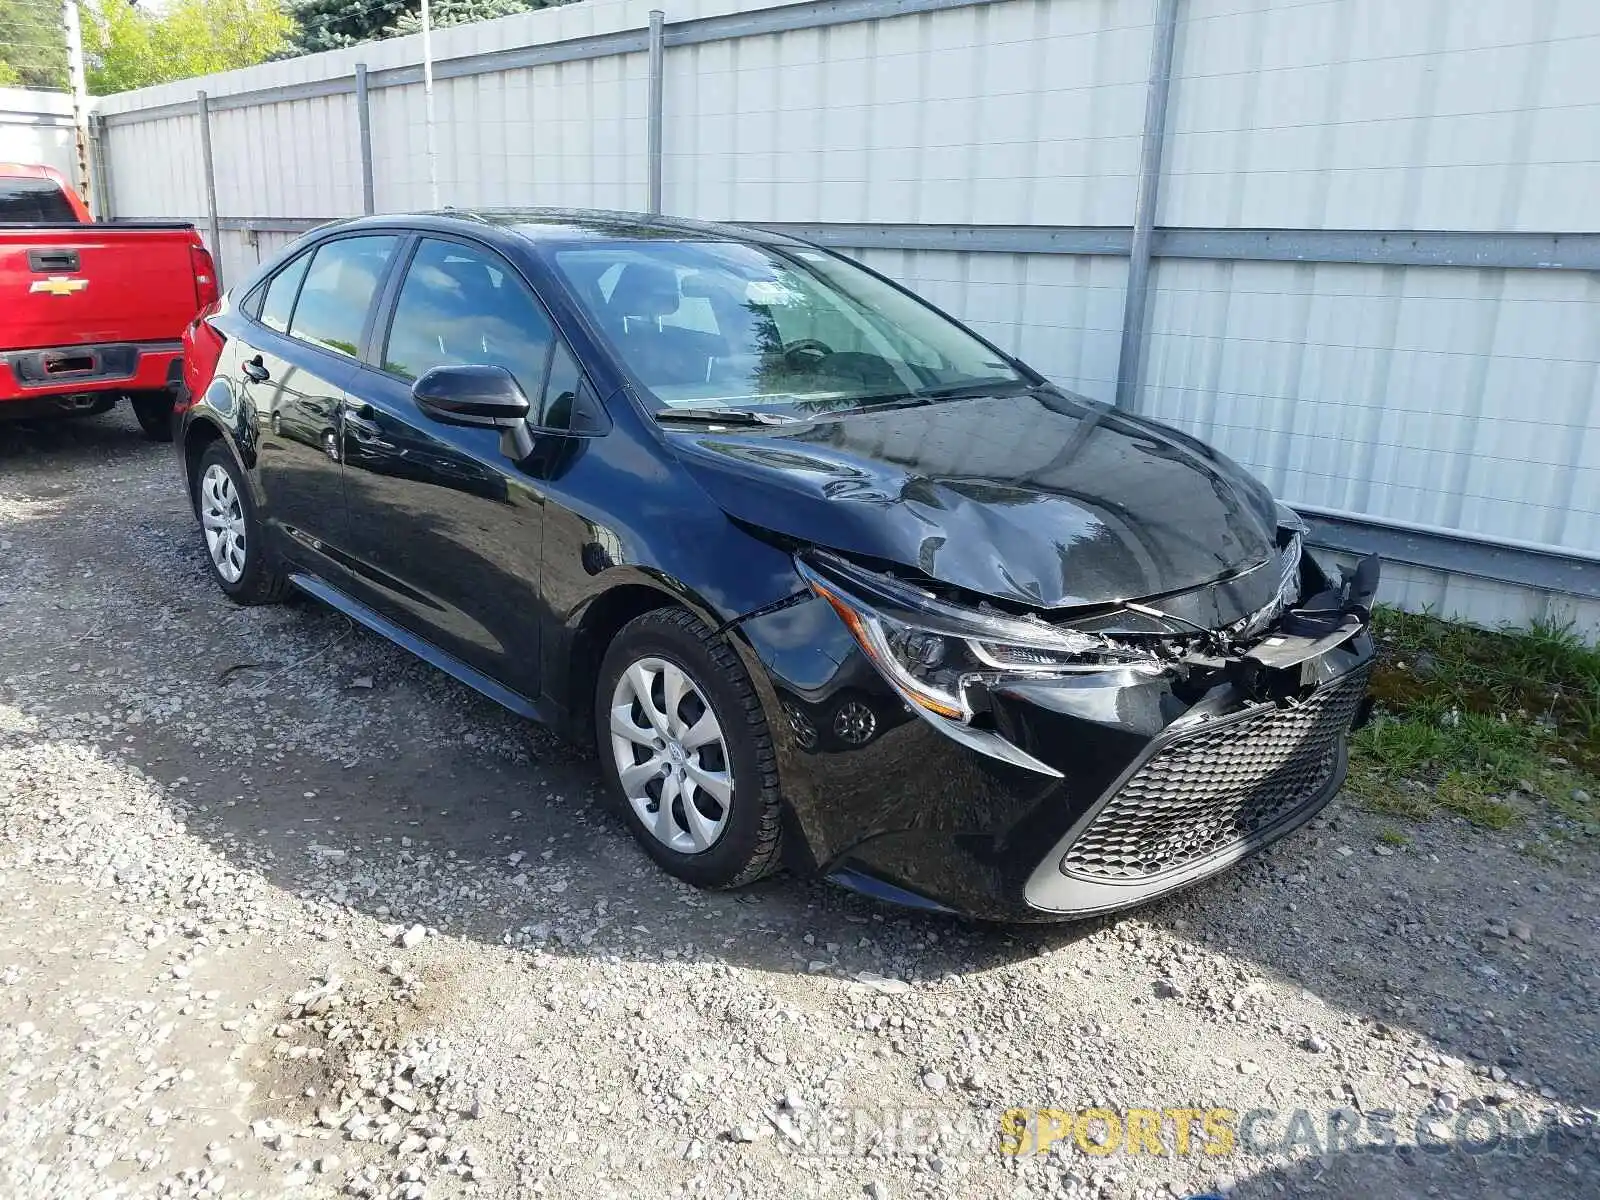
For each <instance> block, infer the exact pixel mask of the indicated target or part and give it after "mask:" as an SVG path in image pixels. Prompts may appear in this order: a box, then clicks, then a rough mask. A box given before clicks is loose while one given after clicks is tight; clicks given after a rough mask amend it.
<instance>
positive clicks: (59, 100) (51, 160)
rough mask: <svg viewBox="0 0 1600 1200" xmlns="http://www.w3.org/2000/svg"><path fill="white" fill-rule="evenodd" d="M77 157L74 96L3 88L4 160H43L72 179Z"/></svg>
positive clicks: (0, 139)
mask: <svg viewBox="0 0 1600 1200" xmlns="http://www.w3.org/2000/svg"><path fill="white" fill-rule="evenodd" d="M76 157H77V155H76V152H75V149H74V138H73V132H72V98H71V97H70V96H67V95H63V94H62V93H60V92H36V91H32V90H29V89H27V88H0V162H20V163H42V164H43V165H45V166H47V167H54V168H55V169H56V170H58V171H60V172H62V173H63V174H65V175H66V176H67V178H69V179H70V178H72V171H73V163H74V160H75V159H76Z"/></svg>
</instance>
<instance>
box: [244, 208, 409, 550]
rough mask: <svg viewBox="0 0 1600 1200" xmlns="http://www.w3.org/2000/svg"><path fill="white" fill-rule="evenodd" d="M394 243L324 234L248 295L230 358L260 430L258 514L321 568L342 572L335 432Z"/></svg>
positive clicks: (285, 544)
mask: <svg viewBox="0 0 1600 1200" xmlns="http://www.w3.org/2000/svg"><path fill="white" fill-rule="evenodd" d="M399 243H400V237H399V235H397V234H392V233H378V234H359V235H354V236H347V237H335V238H330V239H329V240H327V241H324V242H321V243H319V244H318V245H316V246H314V247H312V248H311V249H309V250H307V251H305V252H304V253H303V254H301V255H299V256H298V257H297V258H294V259H291V260H290V261H289V262H288V263H286V264H285V265H284V266H283V267H282V268H281V269H280V270H279V271H278V272H277V273H276V274H275V275H273V277H272V278H271V279H270V280H269V281H268V282H267V283H266V284H265V286H264V288H263V289H262V290H261V291H260V295H259V299H258V298H257V293H255V292H252V293H251V296H250V297H249V298H248V299H247V300H246V303H245V312H246V315H247V316H248V315H251V310H252V308H254V309H255V314H254V319H252V320H251V322H250V323H249V325H247V326H246V327H245V328H244V329H243V330H242V336H241V338H240V339H239V341H240V344H239V345H238V346H237V348H236V350H235V351H234V355H233V361H235V362H236V363H237V364H238V365H237V371H238V375H239V385H240V390H241V394H242V395H243V396H245V397H246V398H247V400H248V403H249V404H250V406H251V409H252V420H251V424H252V425H253V426H254V428H255V429H256V430H257V437H258V442H257V458H256V478H257V482H258V485H259V486H260V488H261V492H262V496H263V499H264V501H265V504H264V511H263V516H264V518H265V520H266V521H267V523H268V525H269V526H270V527H271V528H272V529H273V531H274V533H275V534H276V535H277V536H276V537H275V539H274V540H275V541H276V542H277V544H278V545H279V546H280V547H281V548H282V551H283V553H284V554H285V556H286V557H287V558H289V559H290V560H291V561H293V562H298V563H301V564H303V565H306V566H308V567H309V568H310V569H311V570H313V571H315V572H317V573H318V574H322V575H330V574H337V573H338V571H339V568H340V566H341V564H342V562H343V557H342V555H341V547H342V546H343V545H344V543H345V542H346V540H347V532H348V525H347V522H346V517H345V504H344V489H343V485H342V483H341V481H340V438H339V421H340V418H341V411H342V408H343V405H344V399H345V387H346V385H347V384H348V383H349V382H350V379H351V377H352V376H353V375H354V374H355V372H356V367H357V355H359V354H360V351H361V347H362V344H363V340H364V338H365V337H366V335H367V332H368V329H369V327H370V324H371V319H372V313H373V311H374V309H375V308H376V307H377V304H376V302H377V297H378V294H379V292H380V291H381V289H382V286H383V282H384V278H385V276H386V274H387V272H388V270H389V266H390V263H391V261H392V260H393V257H394V253H395V250H396V248H397V247H398V245H399ZM257 306H258V307H257Z"/></svg>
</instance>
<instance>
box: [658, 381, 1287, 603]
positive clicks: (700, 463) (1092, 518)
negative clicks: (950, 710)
mask: <svg viewBox="0 0 1600 1200" xmlns="http://www.w3.org/2000/svg"><path fill="white" fill-rule="evenodd" d="M670 441H671V443H672V444H673V446H674V448H675V449H676V450H677V451H678V453H679V456H680V459H681V461H682V462H683V464H684V465H685V467H687V468H688V470H689V471H690V472H691V473H692V474H693V475H694V477H695V479H696V480H697V481H698V482H699V483H700V485H701V486H702V487H704V488H705V490H706V491H707V492H708V493H709V494H710V496H711V497H712V499H713V500H715V501H716V502H717V504H719V505H720V506H721V507H722V508H723V510H724V511H725V512H727V513H728V514H729V515H730V516H732V517H734V518H736V519H738V520H741V521H744V522H746V523H748V524H751V525H754V526H757V527H760V528H763V529H767V530H771V531H773V532H775V533H780V534H784V535H787V536H790V537H793V538H796V539H798V540H800V541H803V542H806V543H808V544H811V545H815V546H820V547H825V548H828V549H832V550H837V551H841V552H844V553H847V554H857V555H867V556H871V557H873V558H878V559H883V560H887V561H890V562H895V563H899V564H902V565H904V566H907V567H913V568H915V569H917V570H919V571H922V572H923V573H925V574H926V575H928V576H931V577H932V578H934V579H936V580H939V581H941V582H943V583H947V584H952V585H954V586H957V587H961V588H966V589H968V590H970V591H973V592H977V593H981V594H983V595H987V596H991V597H994V598H997V599H1003V600H1009V601H1014V602H1017V603H1022V604H1027V605H1030V606H1035V607H1039V608H1062V607H1075V606H1081V605H1091V604H1105V603H1110V602H1113V601H1118V600H1132V599H1139V598H1141V597H1148V596H1154V595H1158V594H1161V593H1166V592H1173V591H1179V590H1182V589H1185V588H1190V587H1195V586H1198V585H1200V584H1204V583H1208V582H1211V581H1213V580H1216V579H1218V578H1220V577H1223V576H1226V575H1229V574H1232V573H1235V572H1237V571H1239V570H1241V569H1243V568H1245V567H1248V566H1251V565H1254V564H1256V563H1259V562H1261V561H1262V560H1263V559H1265V558H1267V557H1268V556H1269V555H1270V554H1271V553H1272V552H1273V549H1274V538H1275V530H1276V524H1277V522H1276V515H1275V510H1274V505H1273V501H1272V498H1271V496H1270V495H1269V494H1268V493H1267V491H1266V489H1265V488H1263V487H1262V486H1261V484H1259V483H1258V482H1256V480H1254V479H1253V478H1252V477H1251V476H1250V475H1248V474H1247V473H1246V472H1245V471H1243V470H1242V469H1241V468H1239V467H1238V466H1237V465H1235V464H1234V463H1233V462H1231V461H1230V460H1229V459H1228V458H1227V457H1226V456H1224V455H1221V454H1218V453H1217V452H1216V451H1214V450H1211V449H1210V448H1209V447H1206V446H1205V445H1203V444H1202V443H1200V442H1198V441H1196V440H1195V439H1193V438H1191V437H1189V436H1188V435H1186V434H1183V433H1179V432H1178V431H1177V430H1174V429H1171V428H1169V427H1167V426H1164V425H1160V424H1158V423H1156V422H1153V421H1149V420H1145V419H1142V418H1138V417H1133V416H1130V415H1128V414H1126V413H1123V412H1120V411H1119V410H1117V409H1115V408H1112V407H1110V406H1108V405H1104V404H1100V403H1097V402H1095V401H1091V400H1087V399H1084V398H1082V397H1078V396H1070V395H1066V394H1064V393H1061V392H1058V391H1056V390H1055V389H1053V388H1041V389H1038V390H1035V391H1030V392H1027V393H1023V394H1020V395H1018V394H1013V395H999V396H986V397H979V398H975V399H957V400H947V401H939V402H936V403H933V404H929V405H924V406H920V407H909V408H895V409H886V410H883V411H879V412H865V413H856V414H851V415H848V416H844V417H836V418H826V419H819V420H816V421H811V422H807V423H805V424H795V425H792V426H790V425H785V426H775V427H771V428H766V429H756V430H749V431H746V430H742V429H741V430H738V431H736V432H718V433H711V432H683V433H679V432H676V431H674V432H673V433H672V434H671V435H670Z"/></svg>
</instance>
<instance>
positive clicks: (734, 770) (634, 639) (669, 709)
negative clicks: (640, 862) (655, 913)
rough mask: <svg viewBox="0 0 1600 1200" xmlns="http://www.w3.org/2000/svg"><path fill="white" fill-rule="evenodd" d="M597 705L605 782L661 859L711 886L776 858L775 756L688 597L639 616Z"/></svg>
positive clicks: (624, 636)
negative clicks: (686, 603) (684, 603)
mask: <svg viewBox="0 0 1600 1200" xmlns="http://www.w3.org/2000/svg"><path fill="white" fill-rule="evenodd" d="M594 712H595V740H596V742H597V744H598V746H599V751H600V763H601V771H602V772H603V774H604V775H605V781H606V785H607V788H608V789H609V790H610V792H611V794H612V796H613V797H615V798H616V799H617V800H618V802H619V804H620V807H621V809H622V813H623V817H624V819H625V820H626V821H627V823H628V828H629V829H630V830H631V831H632V833H633V835H634V837H635V838H637V839H638V841H639V844H640V845H641V846H643V847H644V850H645V853H647V854H649V855H650V857H651V858H653V859H654V860H655V861H656V863H657V864H658V865H659V866H660V867H662V868H663V869H664V870H666V871H667V872H668V873H669V874H672V875H675V876H677V877H678V878H679V879H682V880H685V881H686V882H688V883H692V884H694V885H695V886H697V887H703V888H732V887H740V886H743V885H744V884H748V883H754V882H755V881H756V880H758V879H760V878H762V877H763V876H765V875H769V874H771V873H772V872H773V871H775V870H776V869H777V867H778V865H779V841H780V836H781V822H780V812H781V810H780V802H779V798H778V767H777V756H776V754H775V752H774V750H773V745H772V735H771V733H770V731H769V730H768V729H767V722H766V717H765V715H764V714H763V713H762V710H761V701H760V700H759V698H758V697H757V696H756V691H755V687H754V685H753V684H752V683H751V682H750V676H749V675H748V674H747V673H746V672H745V669H744V666H743V664H742V663H740V661H739V658H738V656H737V655H736V654H735V653H734V652H733V648H732V647H731V646H730V645H728V643H727V641H726V640H725V639H724V638H721V637H719V636H717V634H716V633H714V632H713V631H712V630H711V629H710V628H709V627H708V626H707V625H706V624H705V623H704V622H702V621H701V620H700V619H699V618H697V617H696V616H695V615H694V614H693V613H690V612H688V611H686V610H684V609H681V608H665V609H657V610H655V611H653V612H648V613H645V614H644V615H643V616H641V617H637V618H635V619H634V620H633V621H631V622H629V623H628V624H627V625H626V626H624V627H623V629H622V631H621V632H620V633H618V634H617V636H616V637H615V638H614V639H613V640H612V642H611V645H610V646H609V647H608V648H607V650H606V654H605V658H604V660H603V661H602V663H601V665H600V675H599V681H598V684H597V686H596V688H595V698H594Z"/></svg>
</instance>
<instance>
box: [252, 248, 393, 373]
mask: <svg viewBox="0 0 1600 1200" xmlns="http://www.w3.org/2000/svg"><path fill="white" fill-rule="evenodd" d="M397 240H398V239H397V238H395V237H394V236H393V235H392V234H381V235H377V236H368V237H348V238H339V239H338V240H337V241H332V242H324V243H323V244H322V245H321V246H319V247H317V249H316V251H315V252H314V253H313V255H312V258H311V266H310V267H309V268H308V269H307V270H306V276H305V283H304V284H303V285H302V287H301V288H300V299H299V300H298V301H296V303H295V306H294V316H293V317H292V318H291V319H290V321H289V334H290V336H291V337H297V338H300V339H301V340H302V341H307V342H310V343H311V344H312V345H314V346H321V347H322V348H323V349H324V350H333V351H336V352H337V353H339V354H348V355H350V356H351V357H352V358H354V357H355V356H356V355H357V354H359V353H360V352H361V330H362V327H363V326H365V325H366V323H367V311H368V310H369V309H370V308H371V307H372V298H373V296H374V295H375V294H376V293H377V290H378V282H379V281H380V280H381V279H382V278H383V272H384V268H385V267H387V266H388V264H389V259H390V257H392V256H393V254H394V248H395V242H396V241H397ZM268 300H269V301H270V300H271V297H270V296H269V297H268Z"/></svg>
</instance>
